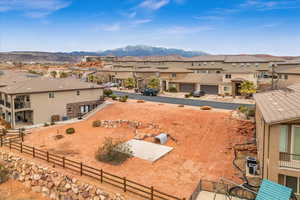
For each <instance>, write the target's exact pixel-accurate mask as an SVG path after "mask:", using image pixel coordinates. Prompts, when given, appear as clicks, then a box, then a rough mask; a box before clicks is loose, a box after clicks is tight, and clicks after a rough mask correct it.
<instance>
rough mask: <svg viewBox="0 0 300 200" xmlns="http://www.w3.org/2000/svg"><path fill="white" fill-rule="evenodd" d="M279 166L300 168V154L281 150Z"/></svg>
mask: <svg viewBox="0 0 300 200" xmlns="http://www.w3.org/2000/svg"><path fill="white" fill-rule="evenodd" d="M279 167H283V168H290V169H299V170H300V155H297V154H290V153H282V152H281V153H280V154H279Z"/></svg>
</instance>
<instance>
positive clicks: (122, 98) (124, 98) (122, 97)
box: [119, 96, 128, 102]
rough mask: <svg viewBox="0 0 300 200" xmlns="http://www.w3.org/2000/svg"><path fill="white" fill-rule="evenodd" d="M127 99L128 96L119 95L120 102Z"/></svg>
mask: <svg viewBox="0 0 300 200" xmlns="http://www.w3.org/2000/svg"><path fill="white" fill-rule="evenodd" d="M127 99H128V96H121V97H120V98H119V101H120V102H126V101H127Z"/></svg>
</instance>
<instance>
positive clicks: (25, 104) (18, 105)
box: [15, 102, 30, 109]
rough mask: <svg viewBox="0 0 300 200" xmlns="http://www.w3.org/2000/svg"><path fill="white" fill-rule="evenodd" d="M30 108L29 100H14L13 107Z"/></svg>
mask: <svg viewBox="0 0 300 200" xmlns="http://www.w3.org/2000/svg"><path fill="white" fill-rule="evenodd" d="M23 108H30V102H15V109H23Z"/></svg>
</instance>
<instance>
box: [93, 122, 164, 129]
mask: <svg viewBox="0 0 300 200" xmlns="http://www.w3.org/2000/svg"><path fill="white" fill-rule="evenodd" d="M99 126H100V127H103V128H118V127H121V126H126V127H128V128H134V129H141V128H148V129H159V128H160V127H159V125H157V124H154V123H146V124H144V123H143V122H140V121H130V120H101V121H99Z"/></svg>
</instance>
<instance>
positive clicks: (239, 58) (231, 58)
mask: <svg viewBox="0 0 300 200" xmlns="http://www.w3.org/2000/svg"><path fill="white" fill-rule="evenodd" d="M224 62H230V63H231V62H244V63H247V62H258V63H259V62H270V61H269V60H267V59H264V58H261V57H255V56H250V55H228V56H226V58H225V61H224Z"/></svg>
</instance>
